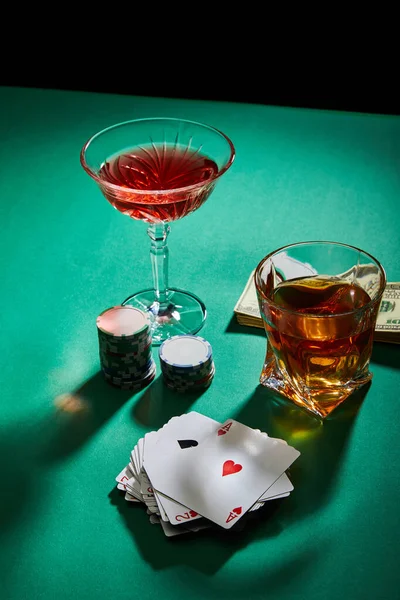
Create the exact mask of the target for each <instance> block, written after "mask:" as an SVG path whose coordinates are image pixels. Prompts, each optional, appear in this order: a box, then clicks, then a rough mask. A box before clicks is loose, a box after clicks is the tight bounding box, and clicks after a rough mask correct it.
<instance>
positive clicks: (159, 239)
mask: <svg viewBox="0 0 400 600" xmlns="http://www.w3.org/2000/svg"><path fill="white" fill-rule="evenodd" d="M169 232H170V227H169V225H167V224H166V223H154V224H152V225H149V227H148V229H147V233H148V235H149V238H150V240H151V248H150V257H151V268H152V271H153V286H154V299H155V301H156V302H158V303H159V304H166V303H167V301H168V254H169V251H168V245H167V238H168V234H169Z"/></svg>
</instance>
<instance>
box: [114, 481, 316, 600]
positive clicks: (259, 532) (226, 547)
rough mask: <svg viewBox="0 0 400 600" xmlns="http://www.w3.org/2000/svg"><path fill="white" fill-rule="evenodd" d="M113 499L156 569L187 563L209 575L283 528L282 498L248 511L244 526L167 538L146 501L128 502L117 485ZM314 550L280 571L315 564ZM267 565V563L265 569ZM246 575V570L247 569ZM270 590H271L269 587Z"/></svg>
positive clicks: (277, 576) (278, 579)
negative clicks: (281, 514) (148, 508)
mask: <svg viewBox="0 0 400 600" xmlns="http://www.w3.org/2000/svg"><path fill="white" fill-rule="evenodd" d="M109 498H110V502H111V504H112V505H114V506H116V508H117V510H118V512H119V513H120V515H121V518H122V520H123V522H124V524H125V526H126V527H127V529H128V530H129V531H130V532H131V534H132V537H133V540H134V543H135V546H136V547H137V549H138V550H139V552H140V554H141V555H142V557H143V560H145V561H146V562H147V563H148V564H150V565H151V566H152V568H153V569H154V570H156V571H159V570H162V569H168V568H170V567H174V566H181V565H184V566H187V567H190V568H192V569H194V570H196V571H199V572H201V573H204V574H206V575H210V576H211V575H213V574H214V573H216V572H218V571H219V570H220V569H221V568H222V567H223V565H224V564H225V563H226V562H227V561H228V560H229V559H230V558H231V557H232V556H233V555H234V554H235V553H236V552H239V551H241V550H242V549H244V548H245V547H246V546H248V545H249V544H252V543H256V542H257V541H260V540H263V541H267V540H268V539H271V540H272V541H273V539H274V538H275V537H277V536H278V535H279V534H280V533H281V531H282V526H281V523H280V517H279V514H280V511H281V508H282V501H281V500H275V501H270V502H267V503H266V504H265V506H264V508H262V509H260V510H259V511H255V512H254V513H252V514H249V519H248V520H247V521H246V516H247V515H246V516H244V517H243V518H242V519H241V521H242V522H243V523H244V526H242V527H241V528H237V529H236V528H232V529H231V530H229V531H226V530H223V529H222V528H219V527H216V526H215V527H212V528H210V529H204V530H202V531H200V532H198V533H187V534H184V535H179V536H174V537H172V538H168V537H166V536H165V535H164V533H163V531H162V528H161V526H160V525H151V524H150V522H149V516H148V515H147V514H146V510H145V507H144V505H143V504H136V503H134V504H133V503H130V502H126V500H125V499H124V493H123V492H120V491H119V490H117V489H116V488H114V489H113V490H112V491H111V492H110V494H109ZM238 525H240V522H239V523H238ZM312 554H313V551H312V550H310V549H308V551H307V552H306V553H304V554H301V553H299V555H298V557H297V558H295V559H293V558H291V559H290V564H285V565H284V566H283V565H282V566H280V568H279V571H280V570H281V568H282V570H285V569H287V568H290V569H291V576H294V575H295V574H296V572H298V573H301V572H303V570H304V569H307V568H312V564H313V561H314V559H313V558H312V557H311V555H312ZM267 569H268V567H267V565H266V570H267ZM246 576H247V573H246ZM274 577H275V580H276V585H277V586H279V585H280V584H281V583H282V577H283V575H282V573H274ZM270 591H271V590H270Z"/></svg>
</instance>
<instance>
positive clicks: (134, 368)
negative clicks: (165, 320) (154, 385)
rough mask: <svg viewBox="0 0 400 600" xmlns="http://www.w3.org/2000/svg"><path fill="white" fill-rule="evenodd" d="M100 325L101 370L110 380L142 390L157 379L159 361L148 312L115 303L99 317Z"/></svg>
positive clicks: (98, 326) (122, 385)
mask: <svg viewBox="0 0 400 600" xmlns="http://www.w3.org/2000/svg"><path fill="white" fill-rule="evenodd" d="M96 325H97V333H98V337H99V352H100V365H101V370H102V372H103V374H104V377H105V379H106V380H107V381H108V383H110V384H111V385H114V386H116V387H119V388H122V389H125V390H140V389H142V388H144V387H145V386H146V385H148V384H149V383H150V382H151V381H153V379H154V377H155V374H156V364H155V362H154V360H153V355H152V346H151V343H152V340H151V330H150V320H149V317H148V315H146V313H144V312H142V311H141V310H139V309H138V308H134V307H133V306H113V307H112V308H108V309H107V310H105V311H103V312H102V313H101V314H100V315H99V316H98V317H97V320H96Z"/></svg>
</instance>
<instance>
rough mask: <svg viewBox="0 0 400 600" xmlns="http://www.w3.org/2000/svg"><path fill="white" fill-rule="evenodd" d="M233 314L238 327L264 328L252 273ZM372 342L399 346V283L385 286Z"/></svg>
mask: <svg viewBox="0 0 400 600" xmlns="http://www.w3.org/2000/svg"><path fill="white" fill-rule="evenodd" d="M234 313H235V315H236V319H237V322H238V323H239V324H240V325H246V326H249V327H259V328H261V329H262V328H263V327H264V325H263V321H262V318H261V314H260V310H259V307H258V299H257V293H256V288H255V285H254V271H253V272H252V273H251V274H250V277H249V279H248V281H247V283H246V285H245V287H244V290H243V292H242V293H241V295H240V298H239V300H238V301H237V303H236V305H235V308H234ZM374 340H375V341H377V342H388V343H391V344H400V282H397V283H387V284H386V287H385V291H384V293H383V296H382V301H381V304H380V307H379V312H378V318H377V322H376V327H375V335H374Z"/></svg>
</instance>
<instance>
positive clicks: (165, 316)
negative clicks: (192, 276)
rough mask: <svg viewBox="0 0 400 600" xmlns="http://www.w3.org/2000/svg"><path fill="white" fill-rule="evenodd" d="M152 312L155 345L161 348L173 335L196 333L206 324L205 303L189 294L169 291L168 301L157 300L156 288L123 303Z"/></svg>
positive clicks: (134, 295) (140, 293)
mask: <svg viewBox="0 0 400 600" xmlns="http://www.w3.org/2000/svg"><path fill="white" fill-rule="evenodd" d="M122 304H123V305H126V304H130V305H131V306H134V307H136V308H139V309H140V310H142V311H144V312H147V313H149V316H150V319H151V334H152V339H153V345H154V346H158V345H160V344H161V343H162V342H163V341H164V340H166V339H168V338H171V337H173V336H174V335H185V334H195V333H197V332H198V331H199V330H200V329H201V328H202V327H203V325H204V321H205V320H206V316H207V311H206V307H205V305H204V303H203V302H202V301H201V300H200V298H197V296H195V295H194V294H191V293H190V292H185V291H183V290H178V289H176V288H169V289H168V292H167V302H164V303H160V302H156V301H155V300H154V289H149V290H142V291H141V292H137V293H136V294H133V295H132V296H129V297H128V298H126V300H124V301H123V302H122Z"/></svg>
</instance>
